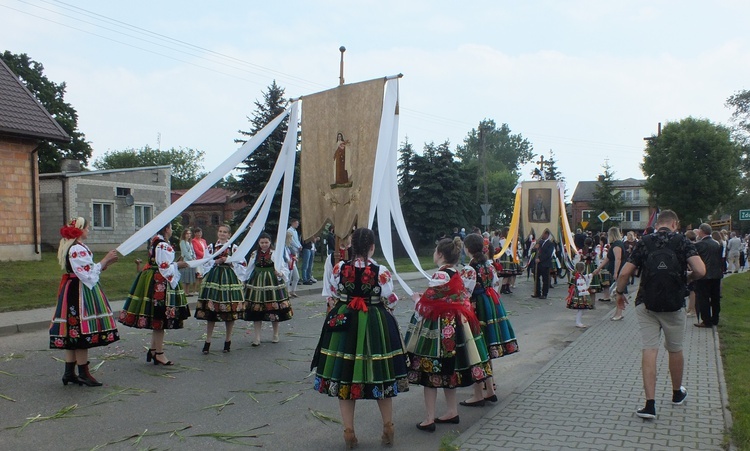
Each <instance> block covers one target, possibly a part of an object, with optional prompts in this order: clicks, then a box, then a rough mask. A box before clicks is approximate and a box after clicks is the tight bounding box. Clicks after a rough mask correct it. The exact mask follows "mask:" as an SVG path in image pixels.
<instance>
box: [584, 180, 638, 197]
mask: <svg viewBox="0 0 750 451" xmlns="http://www.w3.org/2000/svg"><path fill="white" fill-rule="evenodd" d="M645 183H646V179H643V180H636V179H634V178H627V179H624V180H613V182H612V184H613V185H614V187H615V188H619V189H626V188H641V187H643V185H644V184H645ZM598 184H599V182H598V181H597V180H594V181H584V182H578V185H576V190H575V191H574V192H573V197H572V198H571V199H570V200H571V202H589V201H592V200H594V191H596V186H597V185H598Z"/></svg>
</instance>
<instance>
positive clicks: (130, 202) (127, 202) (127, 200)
mask: <svg viewBox="0 0 750 451" xmlns="http://www.w3.org/2000/svg"><path fill="white" fill-rule="evenodd" d="M134 203H135V199H133V195H132V194H128V195H127V196H125V205H127V206H128V207H132V206H133V204H134Z"/></svg>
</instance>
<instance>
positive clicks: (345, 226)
mask: <svg viewBox="0 0 750 451" xmlns="http://www.w3.org/2000/svg"><path fill="white" fill-rule="evenodd" d="M384 84H385V79H384V78H378V79H375V80H370V81H364V82H361V83H354V84H349V85H343V86H339V87H337V88H334V89H330V90H328V91H323V92H319V93H316V94H312V95H309V96H304V97H303V98H302V152H301V156H300V158H301V159H302V161H301V172H302V174H301V176H300V195H301V205H300V209H301V215H302V217H301V218H300V219H301V223H302V234H303V236H302V239H307V238H310V237H311V236H313V235H315V234H317V233H318V232H319V231H320V230H321V229H322V228H323V227H324V226H325V224H326V222H331V223H333V224H334V225H335V227H336V236H338V237H339V238H345V237H346V236H347V235H348V234H349V233H350V232H351V229H352V227H353V226H354V225H358V226H359V227H366V226H367V223H368V219H369V218H368V215H369V210H370V194H371V191H372V177H373V167H374V165H375V153H376V150H377V145H378V132H379V128H380V117H381V113H382V109H383V88H384Z"/></svg>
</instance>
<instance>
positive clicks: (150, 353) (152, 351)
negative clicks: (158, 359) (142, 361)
mask: <svg viewBox="0 0 750 451" xmlns="http://www.w3.org/2000/svg"><path fill="white" fill-rule="evenodd" d="M154 351H156V349H149V350H148V351H146V363H149V362H150V361H151V359H153V358H154V355H153V353H154Z"/></svg>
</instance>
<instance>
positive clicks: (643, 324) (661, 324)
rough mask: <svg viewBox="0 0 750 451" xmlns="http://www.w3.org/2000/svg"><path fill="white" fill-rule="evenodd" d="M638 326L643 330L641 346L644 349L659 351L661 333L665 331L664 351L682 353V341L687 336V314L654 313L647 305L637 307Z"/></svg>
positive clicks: (677, 312)
mask: <svg viewBox="0 0 750 451" xmlns="http://www.w3.org/2000/svg"><path fill="white" fill-rule="evenodd" d="M635 313H636V316H637V317H638V325H639V326H640V328H641V345H642V348H643V349H658V348H659V340H660V338H661V331H662V330H663V331H664V349H666V350H667V351H669V352H679V351H682V340H683V337H684V336H685V312H684V311H683V310H682V309H680V310H678V311H676V312H652V311H649V310H647V309H646V305H645V304H639V305H637V306H636V307H635Z"/></svg>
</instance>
